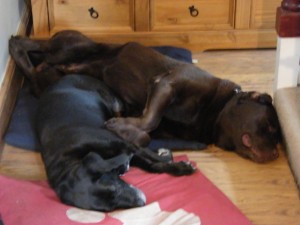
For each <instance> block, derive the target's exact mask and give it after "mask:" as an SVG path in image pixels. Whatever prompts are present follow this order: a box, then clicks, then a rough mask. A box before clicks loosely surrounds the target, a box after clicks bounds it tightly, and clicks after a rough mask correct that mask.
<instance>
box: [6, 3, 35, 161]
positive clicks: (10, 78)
mask: <svg viewBox="0 0 300 225" xmlns="http://www.w3.org/2000/svg"><path fill="white" fill-rule="evenodd" d="M30 17H31V15H30V11H29V8H28V7H24V11H23V15H22V17H21V21H20V26H19V29H18V32H17V34H18V35H26V34H27V31H28V29H29V27H30V20H31V18H30ZM4 74H5V75H4V79H3V82H2V84H1V87H0V118H1V119H0V158H1V155H2V150H3V146H4V141H3V136H4V134H5V131H6V129H7V126H8V123H9V121H10V117H11V114H12V111H13V109H14V105H15V102H16V98H17V95H18V92H19V90H20V87H21V86H22V82H23V77H22V75H20V73H18V72H17V70H16V67H15V63H14V62H13V60H12V58H11V57H9V59H8V64H7V67H6V71H5V73H4Z"/></svg>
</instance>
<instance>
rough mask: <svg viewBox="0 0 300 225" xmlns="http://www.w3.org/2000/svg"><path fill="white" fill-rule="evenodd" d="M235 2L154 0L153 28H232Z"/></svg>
mask: <svg viewBox="0 0 300 225" xmlns="http://www.w3.org/2000/svg"><path fill="white" fill-rule="evenodd" d="M234 4H235V1H234V0H164V1H161V0H151V1H150V18H151V30H153V31H178V30H183V31H184V30H190V31H194V30H220V29H232V28H233V26H234Z"/></svg>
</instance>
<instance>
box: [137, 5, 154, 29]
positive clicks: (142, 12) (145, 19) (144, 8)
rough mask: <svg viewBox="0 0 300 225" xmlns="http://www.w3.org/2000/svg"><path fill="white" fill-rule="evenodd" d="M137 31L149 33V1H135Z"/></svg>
mask: <svg viewBox="0 0 300 225" xmlns="http://www.w3.org/2000/svg"><path fill="white" fill-rule="evenodd" d="M134 8H135V10H134V11H135V30H136V31H148V30H149V29H150V11H149V10H150V8H149V1H148V0H135V3H134Z"/></svg>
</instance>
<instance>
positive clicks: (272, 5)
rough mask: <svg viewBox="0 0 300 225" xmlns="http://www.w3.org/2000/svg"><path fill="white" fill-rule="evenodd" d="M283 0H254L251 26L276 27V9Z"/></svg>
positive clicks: (257, 27)
mask: <svg viewBox="0 0 300 225" xmlns="http://www.w3.org/2000/svg"><path fill="white" fill-rule="evenodd" d="M281 1H282V0H272V1H270V0H252V7H251V18H250V28H253V29H265V28H275V20H276V10H277V7H279V6H280V4H281Z"/></svg>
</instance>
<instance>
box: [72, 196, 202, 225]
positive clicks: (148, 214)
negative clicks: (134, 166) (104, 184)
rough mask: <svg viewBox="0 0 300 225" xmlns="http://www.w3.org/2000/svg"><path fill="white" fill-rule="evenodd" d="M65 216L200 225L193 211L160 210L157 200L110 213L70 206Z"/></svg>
mask: <svg viewBox="0 0 300 225" xmlns="http://www.w3.org/2000/svg"><path fill="white" fill-rule="evenodd" d="M66 215H67V217H68V218H69V219H70V220H72V221H75V222H80V223H100V222H101V221H103V220H104V219H105V217H106V216H110V217H113V218H115V219H117V220H119V221H120V222H122V223H123V224H124V225H141V224H143V225H186V224H189V225H201V220H200V218H199V217H198V216H196V215H195V214H193V213H188V212H186V211H185V210H183V209H178V210H176V211H174V212H166V211H162V210H161V208H160V206H159V203H158V202H153V203H151V204H149V205H147V206H144V207H140V208H133V209H128V210H118V211H115V212H112V213H108V214H105V213H101V212H95V211H89V210H83V209H78V208H70V209H68V210H67V213H66Z"/></svg>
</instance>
